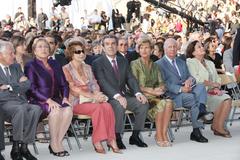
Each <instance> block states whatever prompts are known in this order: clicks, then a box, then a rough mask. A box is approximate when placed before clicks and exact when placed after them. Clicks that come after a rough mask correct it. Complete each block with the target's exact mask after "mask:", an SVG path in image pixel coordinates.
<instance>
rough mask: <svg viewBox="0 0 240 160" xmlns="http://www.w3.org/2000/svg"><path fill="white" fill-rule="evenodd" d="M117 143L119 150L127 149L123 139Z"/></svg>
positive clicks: (117, 140)
mask: <svg viewBox="0 0 240 160" xmlns="http://www.w3.org/2000/svg"><path fill="white" fill-rule="evenodd" d="M116 142H117V146H118V148H119V149H126V146H125V145H124V144H123V142H122V139H116Z"/></svg>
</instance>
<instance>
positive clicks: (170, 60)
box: [165, 55, 176, 64]
mask: <svg viewBox="0 0 240 160" xmlns="http://www.w3.org/2000/svg"><path fill="white" fill-rule="evenodd" d="M165 57H166V58H167V60H168V61H169V62H170V63H171V64H172V61H173V60H176V58H174V59H170V58H169V57H168V56H167V55H165Z"/></svg>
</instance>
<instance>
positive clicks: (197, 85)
mask: <svg viewBox="0 0 240 160" xmlns="http://www.w3.org/2000/svg"><path fill="white" fill-rule="evenodd" d="M132 2H134V1H132ZM220 2H221V1H220V0H217V1H216V3H215V4H214V5H213V6H212V4H211V3H210V2H206V3H205V4H204V6H203V4H201V2H194V3H191V6H190V9H192V10H191V11H192V12H193V15H195V17H196V18H197V19H199V20H202V21H203V22H209V24H207V23H205V25H204V26H201V25H192V24H191V23H188V24H189V25H187V23H185V22H184V21H182V18H181V17H180V16H178V15H175V14H171V13H169V14H168V15H167V16H165V14H162V13H161V11H160V10H157V9H155V8H154V7H152V6H148V9H146V12H143V13H142V15H144V17H143V21H142V18H141V17H140V16H139V13H140V6H139V5H138V7H139V8H137V10H138V11H139V13H137V12H135V13H133V14H132V13H128V17H127V22H131V23H126V24H125V18H124V17H123V16H122V14H121V13H120V12H119V11H118V10H117V9H115V10H114V12H115V13H113V15H114V18H115V19H114V20H113V21H109V17H108V15H107V14H108V13H107V12H106V14H105V12H104V11H103V12H102V15H101V16H100V14H99V13H100V12H97V10H96V9H95V10H94V15H92V16H89V15H88V14H87V10H84V14H85V15H84V16H83V17H82V18H81V21H82V22H80V23H81V24H80V25H78V26H79V27H80V28H79V29H78V28H74V27H73V26H76V25H75V24H74V21H72V17H69V15H70V14H68V13H67V11H66V8H65V7H62V11H61V13H58V11H57V10H55V8H54V7H53V8H52V13H51V15H50V18H49V20H51V22H50V23H51V24H50V25H51V27H52V28H50V29H49V28H48V25H45V24H43V25H38V24H36V23H35V22H34V21H35V19H34V18H32V17H29V20H27V19H26V18H25V14H24V12H22V11H21V7H19V9H18V12H17V13H16V16H15V18H13V19H14V21H11V19H12V18H11V16H9V15H7V18H6V19H5V20H3V21H2V23H1V28H0V39H2V40H4V41H10V42H11V43H12V44H13V46H12V44H11V43H9V42H2V41H0V66H1V65H2V69H3V67H4V66H9V68H10V77H11V79H9V81H10V82H8V79H7V76H8V75H7V74H6V73H8V72H6V71H5V70H3V72H2V74H3V76H2V83H0V95H2V94H3V95H4V97H2V98H0V102H2V103H1V104H2V105H0V113H1V115H0V116H1V117H0V151H1V150H3V149H4V147H5V146H4V137H3V135H4V121H9V122H11V123H12V124H13V147H12V151H11V157H12V159H18V160H22V159H23V158H25V159H29V160H34V159H36V158H35V157H34V156H33V155H32V154H31V153H30V152H29V150H28V148H27V144H28V143H32V142H34V134H35V132H36V131H35V130H36V123H37V121H38V119H39V116H40V114H41V112H42V115H41V117H40V121H41V120H42V119H43V118H48V120H49V131H50V138H51V142H50V145H49V150H50V153H52V154H53V155H55V156H58V157H63V156H68V155H69V153H68V152H67V151H65V149H64V147H63V144H62V140H63V137H64V135H65V133H66V132H67V130H68V127H69V125H70V123H71V120H72V114H73V112H74V113H75V114H85V115H88V116H91V118H92V127H93V131H92V142H93V146H94V148H95V151H96V152H98V153H106V151H105V148H104V146H103V142H104V141H106V142H107V147H108V149H112V151H113V152H115V153H122V152H121V151H120V149H125V148H126V146H125V145H124V144H123V142H122V137H121V136H122V134H123V132H124V123H125V122H124V119H125V111H126V110H130V111H132V112H133V114H134V116H133V117H134V119H135V121H134V124H135V125H134V128H133V134H132V136H131V137H130V139H129V143H130V144H135V145H137V146H139V147H147V144H145V143H144V142H143V139H142V138H141V139H140V138H139V136H140V135H139V134H140V132H141V131H142V130H143V129H144V122H145V119H146V117H147V118H148V119H149V120H150V121H152V122H155V124H156V136H155V141H156V143H157V145H158V146H161V147H168V146H171V143H170V140H169V139H168V137H167V129H168V123H169V121H170V117H171V115H172V108H173V107H176V108H178V107H185V108H188V109H189V110H190V114H191V122H192V126H193V132H192V133H191V136H190V139H191V140H194V141H197V142H208V140H207V139H206V138H205V137H204V136H203V135H202V133H201V132H200V128H201V127H202V126H203V124H202V121H204V122H205V123H206V122H207V123H213V124H212V126H211V129H212V131H213V133H214V134H215V135H218V136H223V137H228V138H230V137H231V134H230V132H229V131H228V130H227V128H226V126H224V122H225V121H226V119H227V116H228V114H229V112H230V110H231V97H230V96H229V95H227V94H226V93H225V91H224V90H221V89H220V78H219V76H218V75H217V73H219V74H224V73H225V72H226V74H229V73H227V72H230V73H234V72H235V76H236V78H237V79H238V80H239V73H240V67H239V54H237V53H239V49H238V48H239V43H238V42H239V40H238V39H239V38H238V37H239V35H240V34H239V20H238V18H237V17H239V13H240V12H239V11H237V9H238V8H240V7H239V6H240V4H239V2H235V1H231V0H227V1H226V3H222V2H221V3H220ZM136 3H139V2H138V1H136ZM164 3H165V4H167V5H168V4H169V2H165V1H164ZM171 3H176V2H172V1H171ZM180 3H181V2H180ZM129 4H130V3H128V5H127V6H128V9H130V8H131V7H130V8H129ZM187 4H188V3H185V1H184V4H183V3H181V6H182V7H183V8H184V7H185V8H188V7H187V6H186V5H187ZM133 9H136V7H133ZM141 10H142V9H141ZM136 15H137V16H136ZM229 17H231V19H230V18H229ZM175 19H176V20H177V21H176V20H175ZM221 19H222V20H223V21H222V20H221ZM130 20H131V21H130ZM45 22H46V21H45ZM45 22H43V23H45ZM112 22H113V25H112V24H111V23H112ZM179 22H181V24H180V23H179ZM190 22H191V19H190ZM46 24H48V23H46ZM73 24H74V25H73ZM179 24H180V25H181V26H180V25H179ZM100 25H101V26H100ZM111 26H114V28H115V30H114V29H113V30H111ZM146 26H148V27H146ZM179 26H180V29H179ZM91 27H93V28H91ZM39 28H41V30H39ZM237 28H238V29H237ZM13 29H14V30H13ZM99 29H100V30H99ZM143 32H147V33H146V34H147V35H148V36H149V38H150V39H149V38H147V37H145V34H144V33H143ZM235 33H237V34H236V39H235V40H234V41H233V40H232V39H233V38H234V35H233V34H235ZM39 37H45V38H44V39H43V38H39ZM116 37H117V38H116ZM151 38H152V39H151ZM169 38H174V39H175V40H176V41H175V40H173V39H169ZM165 39H167V41H166V43H164V42H165ZM231 41H232V44H231ZM203 42H204V48H203V47H202V43H203ZM230 44H231V45H230ZM1 45H2V46H3V47H1ZM5 46H6V47H5ZM26 46H27V47H26ZM65 46H66V47H67V49H66V47H65ZM12 47H14V48H12ZM1 48H2V49H1ZM32 49H33V51H32ZM204 49H205V51H204ZM26 50H27V51H26ZM10 51H11V53H10ZM13 53H15V54H14V55H13ZM5 55H7V56H5ZM66 56H68V57H66ZM176 56H177V57H176ZM204 56H205V57H204ZM186 57H187V58H188V59H187V60H186ZM222 57H223V58H222ZM14 58H15V60H14ZM67 58H69V60H70V61H71V62H70V63H69V60H68V59H67ZM1 59H2V60H1ZM181 59H182V60H184V61H187V64H186V62H184V61H182V60H181ZM30 60H31V61H30ZM112 60H113V61H112ZM172 60H174V61H173V63H172ZM209 60H210V61H209ZM29 61H30V62H29ZM155 61H156V63H153V62H155ZM211 61H212V62H213V63H214V65H215V67H214V66H213V63H212V62H211ZM84 62H85V63H84ZM92 64H93V72H94V74H95V76H96V79H95V76H94V75H93V72H92V70H91V66H89V65H92ZM129 64H131V65H130V66H129ZM223 64H224V65H223ZM187 65H188V67H189V68H187ZM63 66H64V67H63ZM62 67H63V68H62ZM63 70H64V72H63ZM15 71H16V73H15ZM22 71H24V72H25V73H26V74H27V77H28V78H29V80H30V82H29V80H27V78H26V77H24V76H23V73H22ZM0 72H1V69H0ZM238 72H239V73H238ZM64 74H65V75H64ZM191 74H192V75H191ZM65 76H66V78H65ZM0 81H1V78H0ZM68 82H69V84H68ZM30 83H32V84H31V86H30ZM22 84H23V85H22ZM227 87H228V88H229V87H236V85H235V84H234V85H232V84H231V86H230V85H227ZM22 88H23V89H22ZM69 88H70V89H69ZM27 89H29V91H28V92H27ZM25 92H26V93H27V96H28V98H29V99H26V97H25ZM229 93H230V92H229ZM68 97H69V98H68ZM8 99H10V100H9V101H8V102H7V101H6V100H8ZM15 99H17V101H16V102H15ZM12 101H14V102H12ZM20 102H21V103H23V104H24V106H25V104H26V106H27V107H25V108H30V109H29V110H28V109H25V108H24V109H23V107H19V108H16V105H12V104H13V103H16V104H17V105H18V106H19V103H20ZM28 102H29V103H33V104H35V105H30V104H28ZM147 102H149V103H147ZM5 103H6V104H5ZM37 105H38V106H37ZM6 106H7V107H6ZM39 106H40V107H39ZM206 106H207V108H206ZM10 108H12V110H14V111H13V112H14V113H13V112H11V111H10ZM17 110H21V112H19V111H18V112H16V111H17ZM72 110H73V111H72ZM15 112H16V113H17V114H16V115H15ZM33 112H34V113H36V114H35V115H34V116H31V114H33ZM212 112H213V113H214V118H213V113H212ZM173 113H174V114H173V116H174V115H177V114H175V112H173ZM19 114H21V115H20V116H19ZM26 115H27V117H30V118H31V119H30V120H28V122H30V123H26V121H27V120H26V119H25V118H23V117H26ZM16 117H17V118H16ZM133 117H131V119H132V118H133ZM212 118H213V122H212ZM16 119H18V120H19V119H23V120H22V121H21V122H20V121H17V120H16ZM16 121H17V122H16ZM18 123H19V125H18ZM29 125H31V126H29ZM42 127H43V126H42ZM18 128H19V129H18ZM30 128H31V129H30ZM16 129H18V131H19V132H18V133H16ZM38 129H39V128H38ZM28 130H30V131H29V132H28ZM38 131H39V130H38ZM27 132H28V135H26V134H25V133H27ZM19 135H22V136H20V138H19ZM27 137H30V138H27ZM36 137H37V138H39V136H38V135H36ZM42 138H43V136H42ZM11 140H12V138H10V141H11ZM45 142H47V143H48V139H47V140H46V141H45ZM0 159H1V160H2V159H4V157H3V156H2V155H1V154H0Z"/></svg>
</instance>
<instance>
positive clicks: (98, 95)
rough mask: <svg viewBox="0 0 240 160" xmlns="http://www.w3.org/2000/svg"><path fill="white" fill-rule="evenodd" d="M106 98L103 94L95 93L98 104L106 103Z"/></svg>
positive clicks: (94, 96)
mask: <svg viewBox="0 0 240 160" xmlns="http://www.w3.org/2000/svg"><path fill="white" fill-rule="evenodd" d="M106 97H107V96H105V95H104V94H103V93H102V92H95V93H94V95H93V98H94V100H95V101H96V102H98V103H102V102H106V100H107V99H106Z"/></svg>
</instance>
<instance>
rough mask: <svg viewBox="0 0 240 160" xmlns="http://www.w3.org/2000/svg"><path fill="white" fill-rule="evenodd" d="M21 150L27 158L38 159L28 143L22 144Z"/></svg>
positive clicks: (29, 159) (27, 159)
mask: <svg viewBox="0 0 240 160" xmlns="http://www.w3.org/2000/svg"><path fill="white" fill-rule="evenodd" d="M20 152H21V155H22V157H24V158H25V159H26V160H37V158H36V157H34V156H33V155H32V154H31V152H30V151H29V150H28V148H27V144H22V146H21V148H20Z"/></svg>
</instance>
